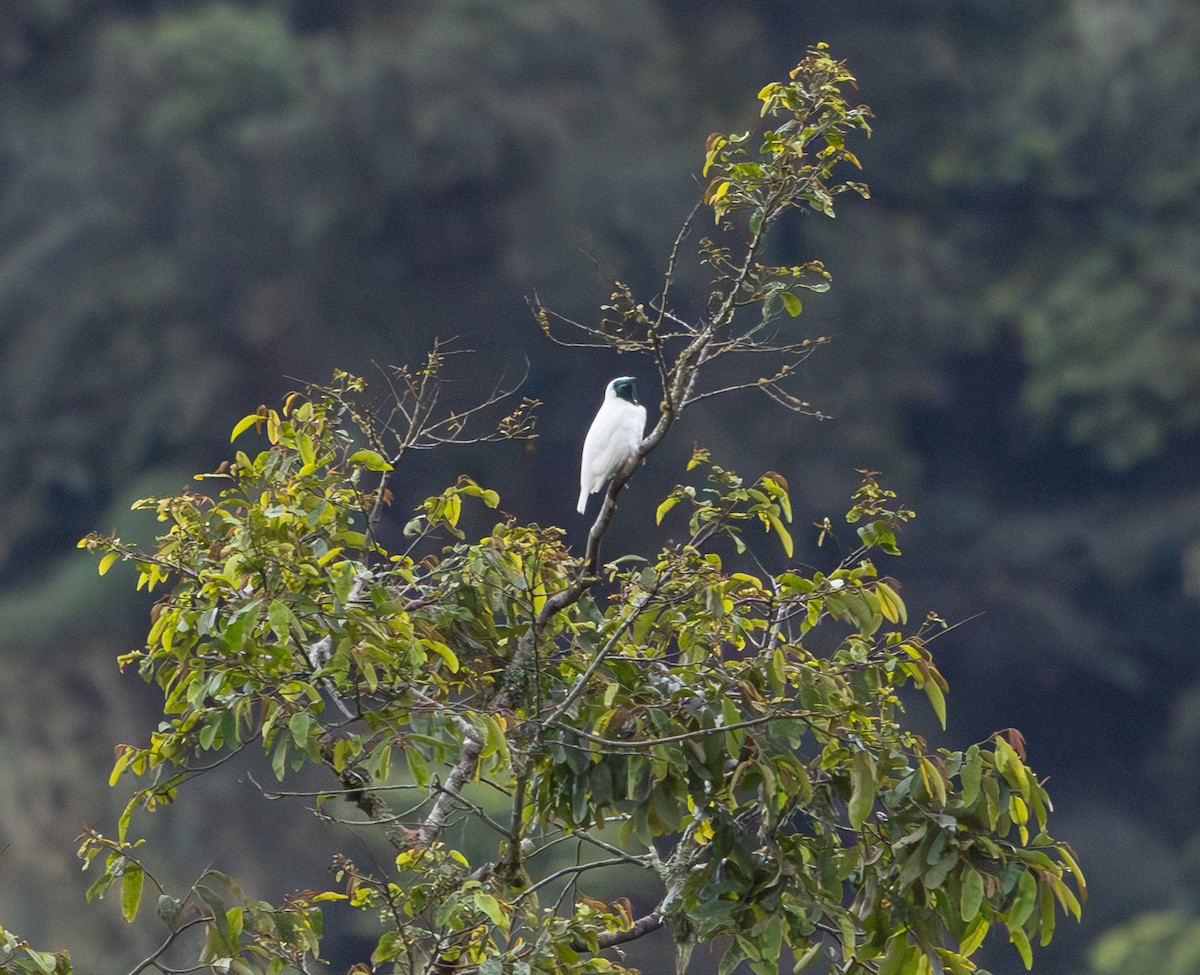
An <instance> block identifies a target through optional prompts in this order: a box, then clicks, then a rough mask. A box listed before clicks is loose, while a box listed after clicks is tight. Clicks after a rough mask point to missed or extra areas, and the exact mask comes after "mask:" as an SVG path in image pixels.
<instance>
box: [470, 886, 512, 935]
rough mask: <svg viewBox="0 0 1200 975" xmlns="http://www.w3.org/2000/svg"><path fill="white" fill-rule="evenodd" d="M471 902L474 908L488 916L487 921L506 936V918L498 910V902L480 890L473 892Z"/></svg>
mask: <svg viewBox="0 0 1200 975" xmlns="http://www.w3.org/2000/svg"><path fill="white" fill-rule="evenodd" d="M473 900H474V901H475V906H476V907H477V908H479V909H480V910H481V911H483V913H484V914H486V915H487V916H488V920H489V921H491V922H492V923H493V924H494V925H496V927H498V928H499V929H500V930H501V931H503V932H504V933H505V934H506V935H507V934H508V917H507V916H505V914H504V912H503V911H502V910H500V902H499V901H498V900H496V898H495V897H493V896H492V895H491V894H488V893H485V892H484V891H482V890H480V891H476V892H475V896H474V898H473Z"/></svg>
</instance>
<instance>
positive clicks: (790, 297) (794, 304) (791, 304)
mask: <svg viewBox="0 0 1200 975" xmlns="http://www.w3.org/2000/svg"><path fill="white" fill-rule="evenodd" d="M779 300H780V301H782V302H783V307H784V308H786V309H787V313H788V314H789V315H791V316H792V318H795V317H796V316H797V315H799V314H800V312H801V311H803V310H804V306H803V305H801V304H800V299H799V298H797V297H796V296H795V295H794V294H792V293H791V292H790V291H784V292H781V293H780V295H779Z"/></svg>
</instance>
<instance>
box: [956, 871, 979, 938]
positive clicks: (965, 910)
mask: <svg viewBox="0 0 1200 975" xmlns="http://www.w3.org/2000/svg"><path fill="white" fill-rule="evenodd" d="M964 872H965V873H966V876H965V877H963V882H962V895H961V897H960V898H959V914H960V916H961V917H962V919H963V920H964V921H966V922H967V923H968V924H969V923H970V922H971V921H973V920H974V919H975V916H976V915H977V914H978V913H979V908H980V907H981V906H983V877H981V876H980V875H979V871H978V870H974V869H972V868H971V867H967V868H966V869H965V871H964Z"/></svg>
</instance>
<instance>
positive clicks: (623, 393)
mask: <svg viewBox="0 0 1200 975" xmlns="http://www.w3.org/2000/svg"><path fill="white" fill-rule="evenodd" d="M604 395H605V398H606V399H623V400H627V401H628V402H630V403H636V402H637V401H638V400H637V384H636V382H635V380H634V378H633V377H632V376H621V377H620V378H619V379H614V380H613V381H612V382H611V383H609V384H608V389H607V390H605V392H604Z"/></svg>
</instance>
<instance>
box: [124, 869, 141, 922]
mask: <svg viewBox="0 0 1200 975" xmlns="http://www.w3.org/2000/svg"><path fill="white" fill-rule="evenodd" d="M145 879H146V875H145V874H144V873H143V872H142V868H141V867H139V866H138V865H137V864H136V863H133V862H132V861H127V862H126V864H125V874H124V876H122V878H121V913H122V914H123V915H125V920H126V921H128V922H129V923H130V924H132V923H133V920H134V918H136V917H137V912H138V907H140V906H141V903H142V884H143V882H144V881H145Z"/></svg>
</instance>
